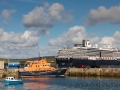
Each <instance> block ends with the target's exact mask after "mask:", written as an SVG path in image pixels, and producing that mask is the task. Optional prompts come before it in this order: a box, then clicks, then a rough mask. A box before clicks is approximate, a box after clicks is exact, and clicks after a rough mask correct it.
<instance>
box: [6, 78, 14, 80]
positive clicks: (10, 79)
mask: <svg viewBox="0 0 120 90" xmlns="http://www.w3.org/2000/svg"><path fill="white" fill-rule="evenodd" d="M6 80H15V77H6Z"/></svg>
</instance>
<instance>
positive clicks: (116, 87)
mask: <svg viewBox="0 0 120 90" xmlns="http://www.w3.org/2000/svg"><path fill="white" fill-rule="evenodd" d="M23 80H24V83H23V84H20V85H7V86H5V85H4V83H3V82H2V80H1V81H0V90H63V89H65V90H120V78H111V77H110V78H109V77H108V78H105V77H104V78H103V77H91V78H90V77H64V78H61V77H59V78H56V77H35V78H23Z"/></svg>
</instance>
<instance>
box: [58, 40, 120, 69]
mask: <svg viewBox="0 0 120 90" xmlns="http://www.w3.org/2000/svg"><path fill="white" fill-rule="evenodd" d="M56 63H57V65H58V67H76V66H78V65H85V66H90V67H100V66H102V65H120V52H119V50H118V49H117V48H112V47H111V46H108V47H107V48H98V46H97V45H95V46H94V47H92V45H91V43H90V41H89V40H83V41H82V44H75V45H74V47H72V48H64V49H61V50H59V51H58V55H57V56H56Z"/></svg>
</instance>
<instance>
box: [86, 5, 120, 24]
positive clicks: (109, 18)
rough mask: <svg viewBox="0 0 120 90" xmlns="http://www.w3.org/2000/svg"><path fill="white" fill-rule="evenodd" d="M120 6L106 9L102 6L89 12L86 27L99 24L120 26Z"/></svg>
mask: <svg viewBox="0 0 120 90" xmlns="http://www.w3.org/2000/svg"><path fill="white" fill-rule="evenodd" d="M119 16H120V6H113V7H110V8H109V9H106V8H105V7H104V6H100V7H99V8H98V9H97V10H95V9H92V10H90V13H89V17H88V20H87V24H88V25H95V24H98V23H101V22H108V23H113V24H116V23H117V24H120V18H119Z"/></svg>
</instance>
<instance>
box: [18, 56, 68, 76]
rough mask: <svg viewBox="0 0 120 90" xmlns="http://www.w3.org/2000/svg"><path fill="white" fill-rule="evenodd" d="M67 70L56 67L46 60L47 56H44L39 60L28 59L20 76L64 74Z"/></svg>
mask: <svg viewBox="0 0 120 90" xmlns="http://www.w3.org/2000/svg"><path fill="white" fill-rule="evenodd" d="M65 72H66V69H56V68H55V67H52V66H51V63H48V62H47V61H46V58H43V59H41V60H37V61H27V62H26V63H25V65H24V70H23V71H19V74H20V76H41V75H52V76H53V75H55V76H64V74H65Z"/></svg>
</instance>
